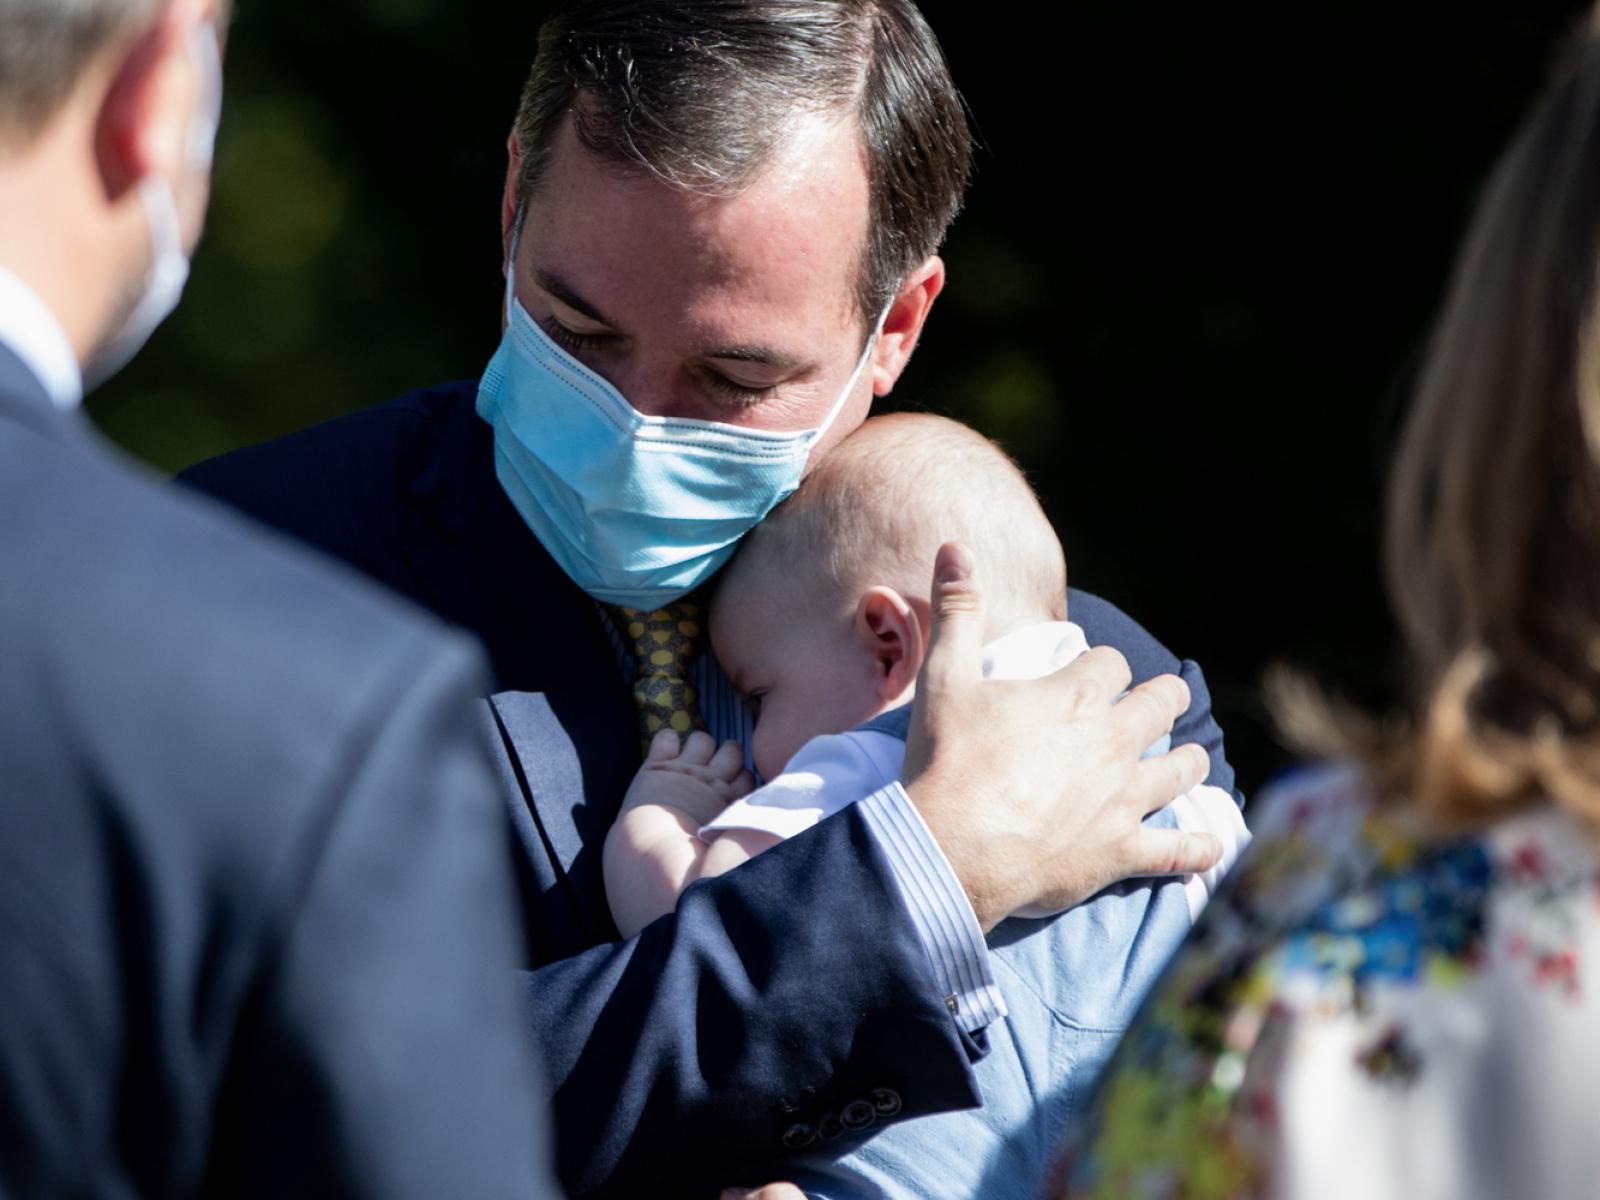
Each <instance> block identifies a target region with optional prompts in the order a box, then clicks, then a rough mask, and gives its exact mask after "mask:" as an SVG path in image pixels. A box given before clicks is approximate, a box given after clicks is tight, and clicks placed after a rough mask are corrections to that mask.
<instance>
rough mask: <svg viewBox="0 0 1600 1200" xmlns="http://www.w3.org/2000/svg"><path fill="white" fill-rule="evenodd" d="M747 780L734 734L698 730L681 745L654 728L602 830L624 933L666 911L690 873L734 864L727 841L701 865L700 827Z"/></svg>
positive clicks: (705, 846) (614, 911)
mask: <svg viewBox="0 0 1600 1200" xmlns="http://www.w3.org/2000/svg"><path fill="white" fill-rule="evenodd" d="M754 786H755V781H754V780H753V779H751V777H750V773H749V772H748V771H746V770H745V769H744V751H743V749H742V748H741V747H740V745H739V743H738V742H723V743H722V745H720V746H719V745H717V743H716V742H715V741H713V740H712V738H711V735H710V734H707V733H702V732H698V731H697V732H695V733H691V734H690V735H689V736H688V737H687V738H685V739H683V742H682V745H681V746H680V744H679V739H678V735H677V734H676V733H674V732H673V731H672V730H670V729H663V730H661V732H659V733H657V734H656V736H655V738H654V739H653V740H652V741H651V743H650V748H649V750H648V752H647V753H646V755H645V761H644V765H643V766H642V767H640V768H639V773H638V774H637V775H636V776H634V780H633V784H632V785H631V786H630V787H629V788H628V794H627V796H626V798H624V800H623V802H622V811H621V813H620V814H619V815H618V817H617V820H616V823H615V824H614V825H612V827H611V831H610V833H609V834H607V836H606V845H605V857H604V870H605V882H606V898H607V900H608V901H609V902H610V905H611V917H612V919H613V920H614V921H615V922H616V925H617V929H618V930H619V931H620V932H621V934H622V936H623V937H625V938H627V937H632V936H633V935H634V934H635V933H637V932H639V930H641V929H643V928H644V927H645V926H646V925H648V924H649V923H650V922H651V921H654V920H655V919H656V918H657V917H660V916H663V915H665V914H666V913H669V912H671V911H672V910H673V909H674V908H675V907H677V904H678V896H679V895H680V894H681V893H682V892H683V889H684V888H686V887H688V886H689V884H691V883H693V882H694V881H695V880H696V879H700V878H703V877H704V876H705V875H707V874H720V873H721V872H722V871H726V870H728V869H729V867H731V866H733V865H734V863H733V862H732V861H730V860H728V859H727V857H726V856H727V855H728V854H729V853H730V852H731V850H732V848H731V847H727V848H723V849H721V850H719V854H718V860H719V861H717V862H715V863H713V864H712V867H713V868H714V869H711V870H708V869H707V866H708V864H707V853H708V851H709V850H710V848H711V846H710V843H708V842H707V841H706V840H705V839H704V838H702V837H701V836H700V829H701V827H702V826H704V825H705V824H706V823H707V822H709V821H712V820H714V819H715V818H716V817H717V815H718V814H719V813H720V812H722V810H723V809H724V808H726V807H727V806H728V805H729V804H730V803H732V802H733V801H734V800H737V799H738V798H739V797H740V796H744V795H747V794H748V793H749V792H750V790H751V788H752V787H754ZM724 840H725V839H722V838H719V839H717V841H718V842H721V841H724Z"/></svg>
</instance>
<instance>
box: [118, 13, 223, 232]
mask: <svg viewBox="0 0 1600 1200" xmlns="http://www.w3.org/2000/svg"><path fill="white" fill-rule="evenodd" d="M213 19H214V7H210V6H207V5H205V4H203V3H201V2H200V0H171V2H170V3H168V4H167V5H165V6H164V7H163V8H162V10H161V12H160V15H159V16H158V17H157V18H156V20H155V21H154V22H153V23H152V24H151V25H150V26H149V27H148V28H147V29H145V30H144V31H143V32H141V33H139V34H137V35H136V36H135V37H134V39H133V40H132V42H130V43H126V44H124V45H123V46H122V47H121V48H119V49H117V50H115V51H114V52H113V54H114V58H113V60H112V62H111V63H110V65H109V71H110V81H109V84H107V85H106V89H105V93H104V97H103V99H102V100H101V102H100V106H99V111H98V115H97V119H96V122H95V157H96V163H97V166H98V167H99V172H100V178H101V183H102V186H103V187H104V188H105V191H106V198H107V200H108V201H110V202H112V203H115V202H116V201H117V200H119V199H120V198H121V197H122V196H123V195H124V194H126V193H127V192H129V191H131V190H132V189H133V188H134V187H135V186H136V185H137V184H138V183H139V181H140V180H141V179H143V178H144V177H145V176H146V175H149V174H151V173H152V172H160V173H161V174H163V175H165V176H166V177H167V178H168V179H170V180H174V181H176V180H181V179H182V178H183V177H184V173H185V168H186V167H188V166H189V164H188V162H187V161H186V159H187V151H188V140H189V130H190V128H191V126H192V123H193V120H194V114H195V111H196V106H197V105H198V104H200V103H201V102H202V101H201V96H200V89H201V86H202V82H201V80H200V78H199V72H198V68H197V65H196V63H195V61H194V55H193V53H192V46H193V41H194V38H195V37H196V36H197V35H198V34H199V33H200V32H201V30H202V25H209V24H210V23H211V22H212V20H213ZM91 78H93V76H91Z"/></svg>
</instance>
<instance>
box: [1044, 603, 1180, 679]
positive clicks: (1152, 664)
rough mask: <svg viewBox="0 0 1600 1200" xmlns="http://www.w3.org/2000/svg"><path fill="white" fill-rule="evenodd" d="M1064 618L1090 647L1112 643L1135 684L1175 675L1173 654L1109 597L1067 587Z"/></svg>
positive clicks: (1175, 657) (1110, 644)
mask: <svg viewBox="0 0 1600 1200" xmlns="http://www.w3.org/2000/svg"><path fill="white" fill-rule="evenodd" d="M1067 619H1068V620H1070V621H1073V622H1074V623H1075V624H1077V626H1078V627H1079V628H1080V629H1082V630H1083V636H1084V637H1085V638H1086V639H1087V640H1088V643H1089V645H1091V646H1114V647H1115V648H1116V649H1118V650H1120V651H1121V652H1122V656H1123V657H1124V658H1126V659H1127V660H1128V666H1129V668H1130V669H1131V670H1132V671H1133V679H1134V682H1135V683H1139V682H1141V681H1143V680H1146V679H1149V678H1150V677H1151V676H1154V675H1162V674H1167V673H1169V672H1170V673H1173V674H1176V673H1177V671H1178V668H1179V666H1180V665H1181V664H1180V663H1179V662H1178V657H1177V655H1175V654H1173V653H1172V651H1171V650H1168V649H1167V648H1166V647H1165V646H1163V645H1162V644H1161V643H1160V642H1158V641H1157V640H1156V639H1155V637H1154V636H1152V635H1151V633H1150V631H1149V630H1147V629H1146V628H1145V627H1144V626H1143V625H1141V624H1139V622H1137V621H1135V620H1134V619H1133V618H1132V617H1130V616H1129V615H1128V614H1127V613H1125V612H1123V611H1122V610H1121V609H1120V608H1118V607H1117V606H1116V605H1115V604H1112V603H1111V602H1110V601H1109V600H1102V599H1101V598H1100V597H1099V596H1096V595H1093V594H1092V593H1090V592H1081V591H1079V590H1078V589H1077V588H1068V589H1067Z"/></svg>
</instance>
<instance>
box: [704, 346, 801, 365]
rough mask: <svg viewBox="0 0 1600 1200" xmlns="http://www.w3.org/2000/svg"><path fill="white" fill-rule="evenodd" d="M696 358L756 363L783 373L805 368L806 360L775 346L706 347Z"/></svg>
mask: <svg viewBox="0 0 1600 1200" xmlns="http://www.w3.org/2000/svg"><path fill="white" fill-rule="evenodd" d="M695 357H697V358H723V359H731V360H733V361H734V362H747V363H756V364H758V365H760V366H764V367H779V368H781V369H783V370H785V371H793V370H797V369H798V368H800V367H803V366H806V365H808V364H807V360H805V359H803V358H800V357H799V356H798V355H795V354H791V353H790V352H789V351H787V350H780V349H778V348H777V347H776V346H763V345H759V344H758V345H748V346H706V347H704V348H703V349H701V350H700V352H699V353H698V354H697V355H696V356H695Z"/></svg>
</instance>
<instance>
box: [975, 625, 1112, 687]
mask: <svg viewBox="0 0 1600 1200" xmlns="http://www.w3.org/2000/svg"><path fill="white" fill-rule="evenodd" d="M1088 648H1089V644H1088V643H1087V642H1086V641H1084V637H1083V630H1081V629H1079V628H1078V626H1076V625H1074V624H1073V623H1072V622H1071V621H1041V622H1040V623H1039V624H1037V625H1024V626H1023V627H1022V628H1021V629H1013V630H1012V631H1011V632H1010V633H1008V634H1005V635H1004V636H1003V637H997V638H995V640H994V641H992V642H989V643H988V644H987V645H985V646H984V648H983V677H984V678H985V679H1039V678H1041V677H1043V676H1045V675H1049V674H1050V673H1051V672H1052V671H1059V670H1060V669H1061V668H1062V667H1064V666H1066V665H1067V664H1068V663H1069V662H1071V661H1072V660H1073V659H1075V658H1077V657H1078V655H1080V654H1082V653H1083V652H1084V651H1085V650H1087V649H1088Z"/></svg>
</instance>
